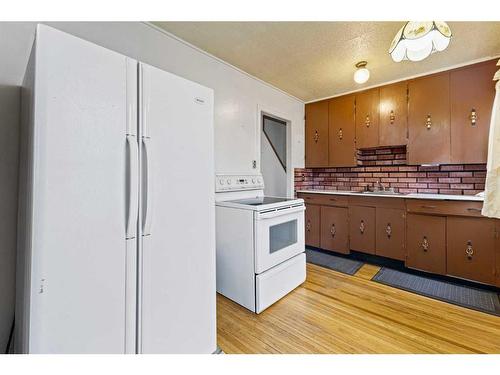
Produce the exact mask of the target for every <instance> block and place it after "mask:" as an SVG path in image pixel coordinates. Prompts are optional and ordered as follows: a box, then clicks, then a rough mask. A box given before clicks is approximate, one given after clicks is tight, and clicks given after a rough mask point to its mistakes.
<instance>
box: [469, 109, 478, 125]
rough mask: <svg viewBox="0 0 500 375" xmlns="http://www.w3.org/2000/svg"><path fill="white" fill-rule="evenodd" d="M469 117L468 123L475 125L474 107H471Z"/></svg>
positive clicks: (475, 114)
mask: <svg viewBox="0 0 500 375" xmlns="http://www.w3.org/2000/svg"><path fill="white" fill-rule="evenodd" d="M469 119H470V125H471V126H476V122H477V113H476V110H475V109H474V108H472V109H471V111H470V116H469Z"/></svg>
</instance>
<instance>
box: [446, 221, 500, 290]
mask: <svg viewBox="0 0 500 375" xmlns="http://www.w3.org/2000/svg"><path fill="white" fill-rule="evenodd" d="M446 230H447V233H448V243H447V245H448V246H447V254H446V255H447V256H446V259H447V261H446V271H447V274H448V275H451V276H456V277H460V278H464V279H469V280H475V281H479V282H482V283H485V284H492V285H494V284H495V223H494V221H493V220H489V219H479V218H468V217H449V218H447V223H446Z"/></svg>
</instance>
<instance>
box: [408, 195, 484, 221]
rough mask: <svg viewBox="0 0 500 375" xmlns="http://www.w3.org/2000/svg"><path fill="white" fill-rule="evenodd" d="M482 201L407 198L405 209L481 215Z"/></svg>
mask: <svg viewBox="0 0 500 375" xmlns="http://www.w3.org/2000/svg"><path fill="white" fill-rule="evenodd" d="M482 207H483V202H459V201H435V200H430V199H429V200H425V199H408V200H407V201H406V209H407V211H408V212H412V213H425V214H436V215H452V216H471V217H483V216H482V215H481V209H482Z"/></svg>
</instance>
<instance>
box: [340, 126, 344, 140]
mask: <svg viewBox="0 0 500 375" xmlns="http://www.w3.org/2000/svg"><path fill="white" fill-rule="evenodd" d="M342 138H344V133H343V132H342V128H340V129H339V139H342Z"/></svg>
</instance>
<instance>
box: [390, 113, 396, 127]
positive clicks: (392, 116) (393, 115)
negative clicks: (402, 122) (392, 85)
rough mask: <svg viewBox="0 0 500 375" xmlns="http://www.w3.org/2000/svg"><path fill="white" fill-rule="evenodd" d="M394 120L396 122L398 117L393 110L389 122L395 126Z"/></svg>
mask: <svg viewBox="0 0 500 375" xmlns="http://www.w3.org/2000/svg"><path fill="white" fill-rule="evenodd" d="M394 120H396V115H395V114H394V110H392V109H391V113H390V115H389V122H390V123H391V125H392V124H394Z"/></svg>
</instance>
